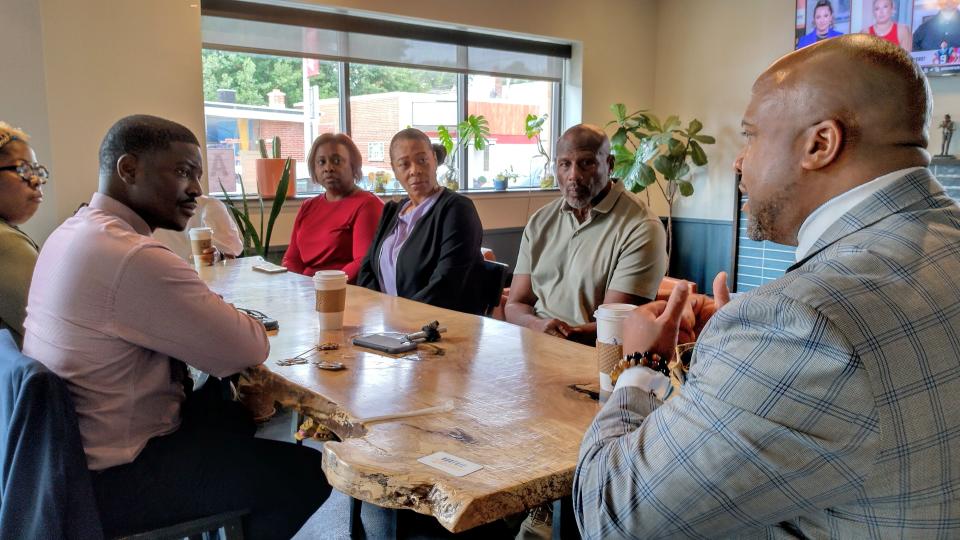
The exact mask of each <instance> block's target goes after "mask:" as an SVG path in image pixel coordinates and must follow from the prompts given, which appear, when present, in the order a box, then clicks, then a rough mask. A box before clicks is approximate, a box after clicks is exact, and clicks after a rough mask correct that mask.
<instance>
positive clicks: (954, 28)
mask: <svg viewBox="0 0 960 540" xmlns="http://www.w3.org/2000/svg"><path fill="white" fill-rule="evenodd" d="M937 5H938V6H939V7H940V11H939V12H938V13H937V14H936V15H934V16H933V17H930V18H929V19H927V20H925V21H923V23H922V24H921V25H920V26H919V27H917V31H916V32H915V33H914V34H913V50H915V51H935V50H937V49H944V48H946V47H942V46H941V43H942V42H946V43H947V47H960V13H958V12H957V7H958V5H960V0H937Z"/></svg>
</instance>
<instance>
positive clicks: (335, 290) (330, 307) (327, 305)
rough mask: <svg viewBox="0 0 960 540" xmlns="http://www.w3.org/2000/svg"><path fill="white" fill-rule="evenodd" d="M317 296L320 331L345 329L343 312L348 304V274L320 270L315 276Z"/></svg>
mask: <svg viewBox="0 0 960 540" xmlns="http://www.w3.org/2000/svg"><path fill="white" fill-rule="evenodd" d="M313 286H314V289H316V295H317V303H316V308H317V324H318V325H319V327H320V330H338V329H340V328H343V310H344V309H345V308H346V304H347V273H346V272H343V271H340V270H320V271H319V272H317V273H316V274H314V275H313Z"/></svg>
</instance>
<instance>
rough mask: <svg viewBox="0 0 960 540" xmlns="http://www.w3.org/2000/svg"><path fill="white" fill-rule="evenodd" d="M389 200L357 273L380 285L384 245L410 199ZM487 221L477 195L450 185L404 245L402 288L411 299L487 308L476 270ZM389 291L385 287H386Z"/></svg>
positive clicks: (364, 281)
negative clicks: (475, 201) (472, 197)
mask: <svg viewBox="0 0 960 540" xmlns="http://www.w3.org/2000/svg"><path fill="white" fill-rule="evenodd" d="M407 200H408V199H407V198H404V199H402V200H400V201H398V202H388V203H387V204H386V206H385V207H384V209H383V215H382V216H381V217H380V224H379V225H378V226H377V233H376V235H375V236H374V237H373V243H372V244H371V245H370V250H369V251H367V256H366V257H365V258H364V259H363V264H362V265H361V266H360V272H359V274H358V276H357V285H360V286H361V287H366V288H368V289H371V290H374V291H380V248H381V247H382V246H383V242H384V240H386V239H387V237H389V236H390V235H391V234H393V232H394V231H395V230H396V228H397V219H398V217H399V214H400V209H401V208H403V205H404V203H405V202H406V201H407ZM482 239H483V227H482V226H481V224H480V216H479V215H478V214H477V209H476V208H475V207H474V206H473V201H471V200H470V199H468V198H466V197H464V196H463V195H459V194H457V193H454V192H452V191H448V190H446V189H444V190H443V192H442V193H441V194H440V197H439V198H438V199H437V202H436V203H435V204H434V205H433V208H431V209H430V211H429V212H427V214H426V215H424V216H423V217H422V218H420V220H419V221H417V223H416V225H414V227H413V230H412V231H411V232H410V236H409V237H408V238H407V241H406V242H404V243H403V246H402V247H401V248H400V252H399V256H398V260H397V262H396V267H397V294H398V295H399V296H402V297H404V298H409V299H410V300H416V301H418V302H424V303H426V304H430V305H434V306H438V307H443V308H448V309H453V310H456V311H461V312H464V313H476V314H479V313H480V312H481V311H482V309H483V308H482V307H481V300H480V294H479V291H478V289H479V287H478V285H479V284H478V283H476V282H475V280H474V276H476V274H477V272H478V268H479V266H480V264H482V261H483V258H482V256H481V255H480V242H481V240H482ZM380 292H383V291H380Z"/></svg>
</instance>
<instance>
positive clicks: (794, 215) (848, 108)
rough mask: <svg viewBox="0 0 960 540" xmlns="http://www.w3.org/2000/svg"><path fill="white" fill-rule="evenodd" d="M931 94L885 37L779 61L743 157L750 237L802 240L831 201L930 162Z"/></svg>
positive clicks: (748, 129)
mask: <svg viewBox="0 0 960 540" xmlns="http://www.w3.org/2000/svg"><path fill="white" fill-rule="evenodd" d="M931 101H932V100H931V97H930V88H929V87H928V86H927V80H926V78H925V77H924V76H923V73H922V72H921V71H920V69H919V68H918V67H917V65H916V64H915V63H914V62H913V60H912V59H911V58H910V56H909V55H908V54H907V53H906V52H905V51H904V50H903V49H901V48H900V47H897V46H895V45H893V44H891V43H889V42H887V41H884V40H882V39H880V38H877V37H873V36H869V35H864V34H856V35H848V36H840V37H836V38H833V39H829V40H826V41H821V42H820V43H817V44H815V45H812V46H810V47H806V48H804V49H800V50H798V51H795V52H793V53H791V54H788V55H787V56H784V57H783V58H781V59H780V60H778V61H777V62H775V63H774V64H773V65H772V66H770V68H769V69H767V70H766V71H765V72H764V73H763V74H762V75H761V76H760V78H759V79H757V82H756V83H755V84H754V86H753V96H752V97H751V99H750V104H749V105H748V106H747V111H746V113H744V117H743V133H744V135H745V141H744V147H743V149H742V150H741V151H740V155H738V156H737V161H736V163H735V164H734V166H735V168H736V169H737V171H738V172H740V173H741V175H742V177H741V182H740V190H741V191H743V192H744V193H746V194H747V195H749V202H748V203H747V206H746V207H745V208H748V214H749V222H748V227H747V230H748V233H749V235H750V236H751V237H752V238H753V239H755V240H773V241H775V242H778V243H781V244H791V245H796V243H797V234H798V231H799V229H800V227H801V225H802V224H803V222H804V220H806V218H807V217H808V216H809V215H810V214H811V213H812V212H813V211H814V210H816V209H817V208H819V207H820V206H822V205H823V203H825V202H826V201H828V200H830V199H832V198H834V197H836V196H838V195H840V194H842V193H845V192H847V191H850V190H851V189H854V188H855V187H857V186H859V185H861V184H864V183H866V182H869V181H871V180H873V179H875V178H878V177H880V176H882V175H884V174H887V173H891V172H894V171H897V170H900V169H906V168H908V167H916V166H926V165H927V164H928V163H929V162H930V154H929V153H928V152H927V150H926V146H927V131H928V129H929V123H930V104H931Z"/></svg>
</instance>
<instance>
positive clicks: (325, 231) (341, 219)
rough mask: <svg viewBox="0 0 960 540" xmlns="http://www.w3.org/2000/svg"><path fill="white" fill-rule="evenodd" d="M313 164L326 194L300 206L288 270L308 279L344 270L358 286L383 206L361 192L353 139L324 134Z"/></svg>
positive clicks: (358, 159)
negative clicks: (321, 272) (361, 267)
mask: <svg viewBox="0 0 960 540" xmlns="http://www.w3.org/2000/svg"><path fill="white" fill-rule="evenodd" d="M307 163H309V164H310V178H311V180H313V182H314V183H316V184H320V185H322V186H323V187H324V188H325V189H326V193H324V194H323V195H319V196H317V197H313V198H312V199H308V200H307V201H305V202H304V203H303V206H301V207H300V212H298V213H297V218H296V220H294V222H293V234H291V235H290V246H289V247H288V248H287V252H286V254H284V256H283V265H284V266H286V267H287V268H289V269H290V270H292V271H294V272H297V273H300V274H303V275H305V276H312V275H313V274H314V273H316V272H317V271H318V270H343V271H344V272H346V273H347V280H348V282H349V283H353V282H354V281H356V279H357V271H358V270H359V269H360V263H361V262H362V261H363V257H364V255H366V254H367V249H368V248H369V247H370V242H371V241H372V240H373V234H374V233H375V232H376V230H377V223H378V222H379V221H380V214H381V213H382V212H383V202H382V201H381V200H380V199H379V198H378V197H377V196H376V195H374V194H372V193H370V192H368V191H364V190H362V189H360V188H358V187H357V183H356V182H357V180H358V179H359V178H360V177H361V175H362V174H363V173H362V172H361V165H362V163H363V158H362V157H361V156H360V150H358V149H357V145H355V144H354V143H353V141H352V140H350V137H347V136H346V135H343V134H333V133H324V134H323V135H320V136H319V137H317V140H315V141H313V146H312V147H311V148H310V154H309V155H308V156H307Z"/></svg>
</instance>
